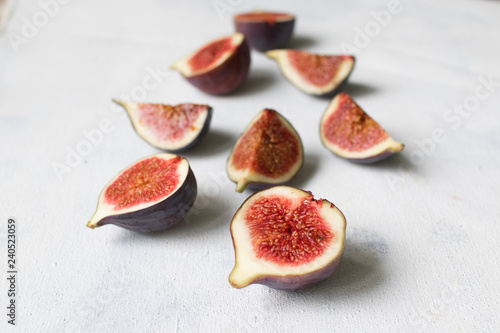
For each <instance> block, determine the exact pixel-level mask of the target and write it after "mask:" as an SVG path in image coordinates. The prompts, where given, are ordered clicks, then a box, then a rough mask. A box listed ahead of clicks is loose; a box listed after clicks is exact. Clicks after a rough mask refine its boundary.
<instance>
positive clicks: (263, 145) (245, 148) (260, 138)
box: [227, 109, 304, 192]
mask: <svg viewBox="0 0 500 333" xmlns="http://www.w3.org/2000/svg"><path fill="white" fill-rule="evenodd" d="M303 160H304V153H303V147H302V141H301V140H300V137H299V134H298V133H297V131H295V129H294V128H293V127H292V125H291V124H290V123H289V122H288V121H287V120H286V119H285V118H284V117H283V116H282V115H280V114H279V113H278V112H276V111H275V110H272V109H264V110H262V111H261V112H260V113H259V114H258V115H257V116H256V117H255V118H254V119H253V120H252V122H251V123H250V124H249V125H248V126H247V128H246V129H245V131H244V132H243V134H242V135H241V136H240V138H239V139H238V141H236V144H235V145H234V148H233V151H232V152H231V155H230V156H229V159H228V161H227V174H228V176H229V179H231V180H232V181H234V182H235V183H236V184H237V185H236V191H237V192H243V190H244V189H245V188H246V186H247V185H249V184H250V185H253V187H263V186H267V184H282V183H285V182H287V181H289V180H290V179H292V177H293V176H295V174H296V173H297V172H298V171H299V169H300V167H301V166H302V162H303Z"/></svg>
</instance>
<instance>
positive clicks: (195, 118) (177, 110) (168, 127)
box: [114, 100, 212, 152]
mask: <svg viewBox="0 0 500 333" xmlns="http://www.w3.org/2000/svg"><path fill="white" fill-rule="evenodd" d="M114 102H115V103H117V104H119V105H122V106H123V107H124V108H125V110H127V114H128V115H129V117H130V120H131V122H132V125H133V126H134V129H135V131H136V132H137V134H139V136H141V137H142V138H143V139H144V140H145V141H146V142H148V143H149V144H150V145H152V146H154V147H156V148H160V149H163V150H166V151H169V152H178V151H182V150H185V149H188V148H190V147H192V146H193V145H195V144H196V143H197V142H198V141H199V140H200V139H201V138H202V137H203V136H204V135H205V134H206V133H207V132H208V128H209V126H210V120H211V119H212V108H211V107H210V106H208V105H200V104H191V103H184V104H179V105H175V106H172V105H165V104H144V103H132V102H123V101H117V100H114Z"/></svg>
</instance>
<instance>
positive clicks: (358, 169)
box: [0, 0, 500, 332]
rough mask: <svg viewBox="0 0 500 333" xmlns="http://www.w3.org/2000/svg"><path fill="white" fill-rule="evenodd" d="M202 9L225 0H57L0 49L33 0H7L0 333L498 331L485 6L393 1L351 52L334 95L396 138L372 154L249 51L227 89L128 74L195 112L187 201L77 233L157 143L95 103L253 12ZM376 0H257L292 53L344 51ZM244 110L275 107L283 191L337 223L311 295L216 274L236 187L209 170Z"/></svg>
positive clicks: (491, 71)
mask: <svg viewBox="0 0 500 333" xmlns="http://www.w3.org/2000/svg"><path fill="white" fill-rule="evenodd" d="M41 2H42V3H46V2H50V1H48V0H45V1H44V0H42V1H41ZM215 3H217V4H219V6H221V5H220V4H222V5H224V4H225V7H223V6H221V7H220V10H221V11H220V12H218V11H217V10H216V9H215V7H214V4H213V2H212V1H182V2H181V1H175V2H174V1H172V2H167V1H153V0H145V1H140V2H139V1H111V0H109V1H97V0H89V1H76V0H74V1H69V2H68V3H67V4H64V5H62V4H61V5H60V6H59V7H57V13H56V14H54V15H53V17H50V18H49V20H48V22H47V23H46V25H44V26H43V27H42V28H40V29H39V31H38V32H37V33H33V30H32V31H31V34H32V35H33V34H34V35H33V36H31V37H30V38H26V40H23V42H26V43H22V44H19V45H17V46H18V52H15V50H14V48H13V47H12V44H11V41H10V40H12V38H16V37H15V36H14V35H13V34H17V36H18V37H21V38H23V37H22V36H23V29H24V30H25V31H24V33H27V32H29V31H27V30H26V29H27V28H25V25H26V24H27V23H26V22H27V21H28V22H33V17H34V16H35V17H37V19H38V20H40V22H41V23H44V22H43V15H42V14H39V13H40V11H42V12H43V10H44V9H42V7H40V4H39V3H38V2H36V1H31V2H28V1H20V2H18V4H17V6H16V9H15V11H14V13H13V15H12V17H11V20H10V23H9V26H8V27H7V28H6V29H5V30H4V33H3V35H2V36H1V37H0V60H1V61H0V145H1V150H0V177H1V183H0V205H1V209H0V220H1V224H0V239H1V243H0V244H1V246H0V269H1V272H0V275H1V276H2V278H1V279H0V280H1V281H3V282H2V283H0V307H1V308H2V309H4V310H2V311H1V313H2V315H1V316H0V318H2V319H1V320H0V331H2V332H10V331H12V330H11V327H8V326H9V325H7V323H6V321H7V318H6V316H5V314H3V313H6V310H5V307H6V306H7V296H6V290H7V284H6V279H5V278H4V274H5V271H6V270H7V266H6V250H5V249H6V246H5V240H6V229H7V227H6V224H7V218H8V217H10V216H13V217H15V218H16V219H17V221H18V226H19V230H18V239H19V241H18V257H19V265H18V267H19V280H18V291H19V297H18V299H17V301H18V317H17V323H18V326H17V328H18V330H16V331H21V332H65V331H67V332H176V331H180V332H189V331H192V332H193V331H207V332H208V331H214V332H219V331H226V332H246V331H260V332H275V331H282V332H300V331H307V332H314V331H322V332H327V331H328V332H331V331H337V332H381V331H391V332H401V331H404V332H423V331H429V332H450V331H461V332H471V331H475V332H498V331H500V324H499V319H498V312H499V309H500V306H499V304H498V302H499V301H498V300H499V298H500V283H499V281H498V272H499V269H500V264H499V254H500V253H499V252H500V250H499V246H498V240H499V236H500V232H499V228H498V226H497V224H498V223H499V222H500V212H499V207H500V205H499V194H500V183H499V178H500V177H499V176H498V170H500V154H499V145H500V134H499V125H500V114H499V112H498V110H499V107H500V86H499V85H498V82H500V66H499V54H500V45H499V43H500V42H499V40H500V38H499V36H500V20H499V19H498V18H499V16H498V15H499V11H500V2H498V1H486V0H478V1H429V0H428V1H409V0H401V8H402V11H401V13H400V14H397V15H392V16H391V22H390V23H389V24H388V25H387V26H386V27H384V28H382V29H381V31H380V32H379V33H378V34H377V35H376V36H374V37H372V38H370V43H369V44H368V45H366V47H362V48H361V50H360V52H358V53H357V64H356V67H355V69H354V72H353V75H352V76H351V84H350V85H349V86H348V87H347V91H348V92H349V93H351V94H352V96H353V97H354V98H355V99H356V100H357V102H358V103H359V104H360V105H361V106H362V107H364V108H365V110H366V111H367V112H368V113H369V114H370V115H372V116H373V117H374V118H375V119H376V120H378V121H379V122H380V123H381V124H382V125H383V126H384V127H385V128H386V129H387V130H388V131H389V132H390V133H391V134H392V136H393V137H394V138H395V139H396V140H400V141H402V142H404V143H405V144H406V149H405V150H404V151H403V153H402V154H400V155H399V156H397V157H395V158H392V159H390V160H387V161H384V162H382V163H379V164H376V165H371V166H365V165H355V164H352V163H349V162H346V161H344V160H341V159H340V158H338V157H336V156H334V155H332V154H331V153H329V152H328V151H327V150H326V149H325V148H323V147H322V145H321V143H320V139H319V135H318V127H319V123H318V122H319V119H320V117H321V114H322V113H323V111H324V109H325V108H326V106H327V105H328V102H329V101H328V100H327V99H320V98H314V97H311V96H307V95H305V94H302V93H300V92H299V91H297V90H296V89H295V88H294V87H293V86H291V85H290V84H289V83H288V82H286V81H285V80H284V79H283V78H282V77H281V75H280V74H279V70H278V68H277V66H276V64H275V63H274V62H273V61H271V60H269V59H266V58H265V57H264V56H263V55H262V54H256V53H252V67H251V73H250V77H249V79H248V82H246V83H245V86H243V87H242V88H241V89H240V90H239V91H237V92H236V93H234V94H232V95H230V96H224V97H214V96H208V95H205V94H203V93H201V92H199V91H198V90H196V89H195V88H194V87H192V86H190V85H189V84H188V83H187V82H186V81H184V80H183V79H182V78H181V77H180V75H178V73H175V72H172V73H171V74H169V75H168V76H163V77H160V79H159V80H160V81H161V82H160V84H157V85H154V81H148V82H149V84H150V85H154V86H155V87H154V88H153V89H150V90H148V91H147V96H145V98H144V100H147V101H152V102H165V103H172V104H176V103H179V102H187V101H190V102H195V103H207V104H209V105H212V106H213V108H214V115H213V122H212V127H211V131H210V133H209V134H208V136H207V137H206V138H205V140H204V141H203V142H201V143H200V144H199V145H198V146H197V147H195V148H194V149H193V150H191V151H188V152H186V153H185V154H184V155H185V156H186V157H187V158H188V159H189V161H190V163H191V165H192V168H193V171H194V173H195V175H196V177H197V179H198V182H199V191H200V196H199V198H198V200H197V203H196V207H195V210H193V212H192V214H191V215H190V218H189V223H182V224H181V225H179V226H178V227H176V228H174V229H171V230H170V231H168V232H164V233H159V234H153V235H143V234H137V233H133V232H129V231H127V230H124V229H120V228H118V227H114V226H106V227H103V228H100V229H97V230H90V229H88V228H86V227H85V224H86V223H87V221H88V219H89V218H90V217H91V216H92V214H93V213H94V209H95V205H96V202H97V198H98V195H99V192H100V190H101V188H102V186H104V185H105V184H106V182H107V181H108V180H109V179H110V178H111V177H112V176H114V175H115V173H116V172H117V171H119V170H120V169H122V168H123V167H124V166H126V165H128V164H130V163H131V162H133V161H135V160H138V159H140V158H142V157H144V156H146V155H149V154H152V153H155V152H157V150H155V149H154V148H152V147H150V146H148V145H147V144H146V143H145V142H143V141H142V140H141V139H140V138H139V137H138V136H137V134H136V133H135V132H134V131H133V129H132V126H131V124H130V122H129V121H128V119H127V118H126V116H125V113H124V112H123V111H120V110H119V109H116V108H114V107H113V106H112V102H111V99H112V98H123V94H130V93H131V92H135V93H136V94H137V93H138V92H140V91H139V89H140V88H136V87H140V86H141V85H142V84H143V79H144V78H145V77H146V76H147V75H148V70H155V69H156V68H158V69H159V70H160V71H167V68H168V67H169V65H170V64H171V63H172V62H173V61H175V60H177V59H179V58H181V57H183V56H184V55H186V54H189V53H190V52H191V51H193V50H194V49H196V48H197V47H198V46H200V45H202V44H204V43H205V42H207V41H209V40H211V39H214V38H217V37H219V36H224V35H226V34H228V33H231V32H232V31H233V27H232V24H231V20H230V17H231V15H232V14H233V13H234V12H238V11H244V10H247V9H254V8H269V7H268V6H266V4H267V2H264V1H258V2H252V1H249V0H241V1H226V0H220V1H216V2H215ZM388 3H390V1H378V0H377V1H350V2H349V3H347V2H343V3H340V2H338V1H337V2H334V1H307V2H303V3H300V4H299V3H295V2H294V3H291V2H290V1H276V2H273V7H272V8H271V9H278V10H279V9H280V8H285V9H286V10H287V11H290V12H293V13H296V14H297V16H298V21H297V25H296V30H295V32H296V34H295V36H296V38H295V41H294V42H293V44H292V46H293V47H297V48H302V49H308V50H311V51H318V52H325V53H326V52H340V50H341V48H340V44H341V43H342V42H346V43H349V44H353V45H354V39H355V36H356V31H357V30H356V29H357V28H359V29H365V28H367V27H368V28H370V27H371V28H372V29H375V30H373V31H375V32H376V26H375V25H374V24H373V23H371V22H375V21H374V18H373V16H372V14H371V12H372V11H380V10H382V9H386V8H387V4H388ZM231 4H232V5H231ZM54 8H55V7H54ZM54 8H53V9H51V10H52V11H53V12H55V11H56V10H55V9H54ZM28 30H29V29H28ZM13 36H14V37H13ZM18 41H19V39H18ZM490 76H491V77H492V79H493V81H495V82H497V83H496V86H494V87H491V89H492V90H494V91H493V92H491V93H490V95H489V96H488V97H486V98H484V99H483V100H481V101H479V105H478V106H477V107H474V108H473V110H472V111H471V112H467V116H461V115H457V114H448V113H447V110H448V109H450V108H453V106H454V104H462V103H464V102H471V103H472V102H474V98H472V97H471V96H474V94H475V93H476V87H478V86H479V85H481V81H480V80H481V78H483V79H487V78H488V77H490ZM480 92H482V93H485V92H487V90H484V89H483V88H480ZM264 107H271V108H275V109H277V110H278V111H280V112H281V113H283V114H284V115H285V116H286V117H287V118H288V119H289V120H290V122H291V123H292V124H293V125H294V126H295V127H296V129H297V131H298V132H299V134H300V135H301V136H302V139H303V143H304V147H305V154H306V163H305V166H304V168H303V169H302V170H301V172H300V173H299V174H298V176H297V178H296V179H295V180H294V181H293V182H292V183H291V184H292V185H294V186H298V187H302V188H305V189H308V190H310V191H312V192H313V193H314V194H315V195H317V196H318V197H323V198H326V199H329V200H331V201H332V202H334V203H335V204H336V205H337V206H338V207H339V208H340V209H341V210H342V211H343V213H344V214H345V216H346V218H347V245H346V250H345V256H344V260H343V262H342V264H341V266H340V268H339V270H338V271H337V272H336V273H335V274H334V275H333V276H332V277H331V278H330V279H328V280H326V281H324V282H323V283H321V284H319V285H317V286H315V287H313V288H312V289H308V290H303V291H298V292H284V291H276V290H272V289H269V288H266V287H264V286H259V285H253V286H249V287H247V288H245V289H243V290H236V289H232V288H231V287H230V285H229V283H228V282H227V277H228V275H229V273H230V271H231V269H232V267H233V263H234V258H233V249H232V243H231V237H230V234H229V222H230V220H231V217H232V216H233V214H234V212H235V211H236V209H237V208H238V207H239V206H240V204H241V203H242V202H243V200H244V199H245V198H246V197H247V196H248V195H249V194H251V192H250V191H246V192H245V193H243V194H238V193H235V192H234V187H235V185H234V184H232V183H230V182H229V181H228V180H227V176H226V175H225V171H224V170H225V162H226V158H227V156H228V154H229V151H230V149H231V146H232V144H233V142H234V141H235V140H236V138H237V136H238V135H239V133H240V132H241V131H242V129H243V128H244V127H245V126H246V125H247V124H248V122H249V121H250V120H251V119H252V118H253V117H254V116H255V114H256V113H257V112H258V111H260V110H261V109H262V108H264ZM464 114H465V113H464ZM443 117H450V118H443ZM451 117H453V118H451ZM446 119H448V120H446ZM106 124H107V125H106ZM99 126H102V127H103V129H108V131H107V133H105V134H104V135H103V140H102V143H99V142H98V143H99V144H98V145H92V146H90V147H91V148H90V152H89V153H88V154H87V156H85V157H84V158H83V161H82V162H81V164H79V165H78V166H76V167H72V168H71V172H68V173H65V174H63V175H62V176H61V179H59V177H58V175H57V173H56V172H54V169H53V165H54V162H57V163H61V164H65V163H66V158H67V156H68V150H71V149H73V150H74V149H77V148H78V147H80V149H82V148H83V149H85V148H86V147H84V145H85V143H82V142H85V140H86V138H85V134H84V133H85V132H86V131H91V130H93V129H96V128H99ZM436 129H441V130H442V131H441V133H444V136H445V139H442V140H440V141H441V142H439V143H436V144H435V148H434V151H433V152H431V153H429V154H427V155H423V154H421V155H417V154H419V153H418V151H420V150H421V148H419V145H418V144H417V142H422V141H423V140H428V139H430V138H432V135H433V134H432V133H433V132H435V131H436ZM435 135H437V136H438V137H442V134H440V133H439V130H437V132H436V133H435ZM437 139H438V140H439V138H437ZM87 148H89V147H87ZM419 156H420V157H422V158H421V159H420V160H418V161H417V160H416V158H418V157H419ZM412 158H413V159H412ZM412 161H413V162H412ZM415 162H417V163H415Z"/></svg>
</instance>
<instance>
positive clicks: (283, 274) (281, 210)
mask: <svg viewBox="0 0 500 333" xmlns="http://www.w3.org/2000/svg"><path fill="white" fill-rule="evenodd" d="M345 228H346V221H345V218H344V215H343V214H342V212H341V211H340V210H339V209H338V208H337V207H335V206H334V205H333V204H332V203H330V202H329V201H327V200H321V199H320V200H315V199H314V197H313V195H312V194H311V193H310V192H306V191H303V190H300V189H297V188H294V187H289V186H274V187H271V188H269V189H266V190H263V191H260V192H257V193H255V194H254V195H252V196H250V197H249V198H248V199H247V200H246V201H245V202H244V203H243V204H242V205H241V207H240V208H239V209H238V211H237V212H236V214H235V215H234V217H233V220H232V222H231V236H232V238H233V245H234V249H235V259H236V263H235V266H234V269H233V271H232V272H231V274H230V275H229V282H230V283H231V285H232V286H233V287H235V288H244V287H246V286H248V285H250V284H253V283H257V284H263V285H267V286H269V287H272V288H275V289H302V288H306V287H309V286H311V285H313V284H315V283H317V282H319V281H321V280H323V279H325V278H327V277H329V276H330V275H331V274H332V273H333V272H334V271H335V270H336V269H337V267H338V265H339V263H340V260H341V258H342V254H343V251H344V243H345Z"/></svg>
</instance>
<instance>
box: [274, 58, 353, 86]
mask: <svg viewBox="0 0 500 333" xmlns="http://www.w3.org/2000/svg"><path fill="white" fill-rule="evenodd" d="M266 55H267V56H268V57H269V58H272V59H275V60H276V61H277V62H278V64H279V66H280V69H281V73H282V74H283V75H284V76H285V77H286V78H287V79H288V81H290V82H291V83H292V84H293V85H294V86H295V87H297V88H298V89H300V90H301V91H303V92H305V93H307V94H311V95H319V96H321V95H334V94H336V93H338V92H339V91H340V90H341V89H342V87H343V85H344V84H345V83H346V82H347V79H348V78H349V75H350V74H351V72H352V70H353V68H354V62H355V58H354V56H351V55H319V54H313V53H309V52H307V51H298V50H272V51H268V52H266Z"/></svg>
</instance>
